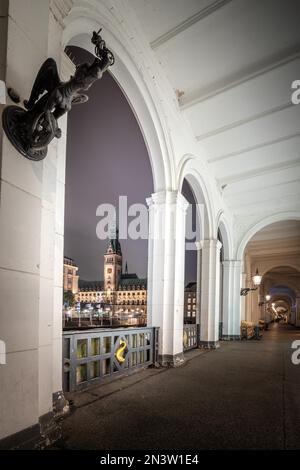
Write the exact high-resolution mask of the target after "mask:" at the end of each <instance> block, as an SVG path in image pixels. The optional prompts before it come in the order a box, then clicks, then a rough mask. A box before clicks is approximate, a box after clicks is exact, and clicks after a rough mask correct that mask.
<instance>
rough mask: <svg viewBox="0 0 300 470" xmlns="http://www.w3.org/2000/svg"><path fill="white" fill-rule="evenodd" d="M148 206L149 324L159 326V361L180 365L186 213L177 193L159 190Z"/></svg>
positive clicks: (183, 203) (181, 360)
mask: <svg viewBox="0 0 300 470" xmlns="http://www.w3.org/2000/svg"><path fill="white" fill-rule="evenodd" d="M147 203H148V206H149V247H148V324H149V326H155V327H159V329H160V330H159V362H160V363H161V364H162V365H171V366H177V365H180V364H181V363H183V361H184V358H183V308H184V257H185V213H186V209H187V207H188V203H187V201H186V200H185V198H184V197H183V196H182V195H181V193H179V192H178V191H162V192H158V193H155V194H152V196H151V198H149V199H147Z"/></svg>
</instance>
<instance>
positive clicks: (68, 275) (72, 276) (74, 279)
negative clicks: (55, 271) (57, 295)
mask: <svg viewBox="0 0 300 470" xmlns="http://www.w3.org/2000/svg"><path fill="white" fill-rule="evenodd" d="M78 279H79V276H78V266H76V264H75V262H74V260H73V259H72V258H67V257H66V256H65V257H64V271H63V283H64V292H67V291H71V292H72V293H73V294H77V293H78Z"/></svg>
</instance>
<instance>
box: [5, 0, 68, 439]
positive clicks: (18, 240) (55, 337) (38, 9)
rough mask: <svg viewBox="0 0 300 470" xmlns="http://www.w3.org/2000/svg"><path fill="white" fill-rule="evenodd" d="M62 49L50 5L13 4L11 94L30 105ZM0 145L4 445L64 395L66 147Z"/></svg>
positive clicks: (36, 0)
mask: <svg viewBox="0 0 300 470" xmlns="http://www.w3.org/2000/svg"><path fill="white" fill-rule="evenodd" d="M33 11H34V15H33V14H32V12H33ZM37 18H38V21H37ZM60 43H61V27H60V25H59V24H58V22H57V20H56V19H54V17H53V15H52V13H51V12H50V10H49V1H48V0H43V1H40V0H22V2H20V1H18V0H10V2H9V18H8V36H7V51H8V52H7V63H6V69H5V77H4V78H5V82H6V86H11V87H13V88H14V89H15V90H16V91H17V92H18V93H19V94H20V96H21V99H22V100H23V99H24V98H28V97H29V94H30V91H31V87H32V84H33V80H34V78H35V75H36V73H37V71H38V69H39V67H40V65H41V64H42V62H43V61H44V60H45V59H46V58H47V57H48V56H49V55H51V56H52V57H54V58H56V59H57V60H58V64H60V60H59V59H60V56H61V44H60ZM8 104H10V103H9V102H8ZM65 125H66V123H63V126H65ZM2 137H3V139H2ZM1 142H2V145H1V149H0V152H1V157H2V163H1V199H0V200H1V202H0V234H1V244H0V279H1V281H0V295H1V299H2V302H1V306H0V309H1V310H0V337H1V339H2V340H4V341H5V343H6V351H7V364H6V365H5V366H0V382H1V387H0V422H1V427H0V438H3V437H5V436H7V435H10V434H13V433H15V432H18V431H20V430H22V429H24V428H26V427H28V426H31V425H34V424H36V423H37V422H38V418H39V416H41V415H43V414H45V413H48V412H49V411H51V410H52V392H55V391H58V390H61V298H60V301H58V297H55V295H54V294H55V287H57V288H60V289H61V286H62V281H61V276H60V275H59V274H57V275H56V276H55V273H58V271H59V270H61V271H62V269H60V265H61V266H62V256H63V254H62V247H63V243H62V241H63V206H64V189H63V184H64V165H65V161H64V158H65V152H64V146H65V139H64V138H63V139H62V140H61V142H60V143H59V144H57V143H53V144H51V146H50V148H49V153H48V156H47V158H46V159H45V160H44V161H42V162H31V161H30V160H27V159H25V158H24V157H22V156H21V155H19V154H18V153H17V151H15V149H14V148H13V147H12V145H11V144H10V143H9V141H8V140H7V138H6V136H3V132H2V129H1ZM55 301H56V304H55Z"/></svg>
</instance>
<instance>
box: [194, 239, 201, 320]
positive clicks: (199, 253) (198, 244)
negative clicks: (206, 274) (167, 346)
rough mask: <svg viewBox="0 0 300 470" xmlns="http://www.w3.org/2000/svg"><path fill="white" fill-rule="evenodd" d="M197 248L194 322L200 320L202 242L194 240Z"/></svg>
mask: <svg viewBox="0 0 300 470" xmlns="http://www.w3.org/2000/svg"><path fill="white" fill-rule="evenodd" d="M195 244H196V248H197V291H196V324H197V325H200V322H201V287H202V286H201V273H202V253H201V250H202V244H201V243H200V242H196V243H195Z"/></svg>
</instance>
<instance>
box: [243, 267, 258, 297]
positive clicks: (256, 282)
mask: <svg viewBox="0 0 300 470" xmlns="http://www.w3.org/2000/svg"><path fill="white" fill-rule="evenodd" d="M261 280H262V276H261V275H260V274H259V272H258V269H257V268H256V272H255V274H254V276H252V282H253V285H254V286H255V287H242V288H241V295H243V296H245V295H247V294H248V292H250V291H253V290H257V289H258V286H260V284H261Z"/></svg>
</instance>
